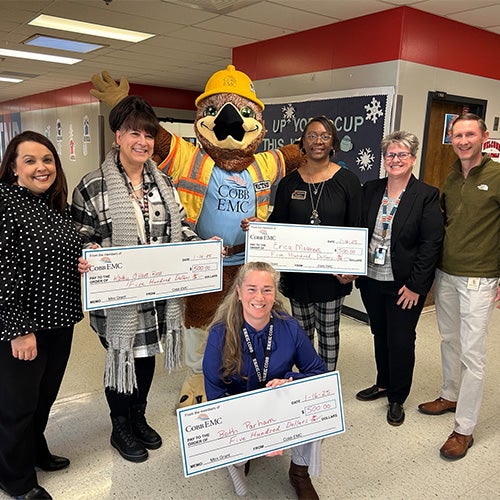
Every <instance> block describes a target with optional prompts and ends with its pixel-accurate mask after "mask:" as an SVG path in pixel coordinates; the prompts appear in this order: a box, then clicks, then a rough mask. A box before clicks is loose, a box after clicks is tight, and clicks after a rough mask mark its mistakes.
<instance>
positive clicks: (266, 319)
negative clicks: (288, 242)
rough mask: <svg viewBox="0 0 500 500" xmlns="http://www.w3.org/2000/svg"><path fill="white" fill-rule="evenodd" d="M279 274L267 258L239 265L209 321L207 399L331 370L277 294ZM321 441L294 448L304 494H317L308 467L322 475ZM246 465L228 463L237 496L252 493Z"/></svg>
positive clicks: (294, 479) (295, 476) (293, 477)
mask: <svg viewBox="0 0 500 500" xmlns="http://www.w3.org/2000/svg"><path fill="white" fill-rule="evenodd" d="M278 279H279V274H278V273H277V272H276V271H275V270H274V269H273V267H272V266H270V265H269V264H266V263H264V262H249V263H247V264H245V265H244V266H242V267H241V268H240V269H239V271H238V274H237V276H236V279H235V281H234V283H233V286H232V288H231V290H230V291H229V293H228V294H227V295H226V297H225V299H224V301H223V302H222V303H221V305H220V306H219V308H218V309H217V311H216V313H215V316H214V319H213V321H212V323H211V325H210V331H209V335H208V340H207V346H206V349H205V355H204V357H203V375H204V377H205V392H206V394H207V399H208V400H212V399H218V398H222V397H224V396H229V395H232V394H241V393H243V392H247V391H252V390H255V389H259V388H262V387H278V386H280V385H283V384H286V383H287V382H291V381H292V380H297V379H301V378H304V377H310V376H313V375H318V374H320V373H324V372H325V371H326V368H325V364H324V363H323V361H322V360H321V358H320V357H319V356H318V354H317V353H316V351H315V350H314V347H313V346H312V344H311V342H309V340H308V338H307V336H306V335H305V332H304V331H303V330H302V328H301V327H300V325H299V324H298V322H297V320H296V319H294V318H292V317H290V316H289V315H288V314H287V313H286V312H285V310H284V307H283V305H282V304H281V302H280V301H279V300H278V299H277V298H276V293H277V287H278ZM267 346H270V347H267ZM294 366H295V367H296V368H297V370H298V371H295V370H294V369H293V368H294ZM320 444H321V443H320V441H314V442H312V443H306V444H303V445H299V446H296V447H294V448H292V460H291V463H290V470H289V477H290V482H291V483H292V485H293V487H294V488H295V491H296V492H297V495H298V497H299V499H303V500H306V499H307V500H313V499H315V498H318V495H317V493H316V491H315V489H314V486H313V484H312V482H311V479H310V476H309V472H311V474H313V475H319V469H320ZM245 465H246V464H245V463H239V464H235V465H230V466H229V467H228V471H229V474H230V476H231V479H232V480H233V484H234V487H235V491H236V493H237V495H244V494H245V493H246V492H247V488H246V478H245ZM247 470H248V469H247Z"/></svg>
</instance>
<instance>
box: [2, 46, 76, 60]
mask: <svg viewBox="0 0 500 500" xmlns="http://www.w3.org/2000/svg"><path fill="white" fill-rule="evenodd" d="M0 56H6V57H17V58H20V59H34V60H35V61H46V62H53V63H59V64H76V63H79V62H81V59H75V58H73V57H62V56H52V55H49V54H40V53H38V52H25V51H24V50H10V49H0Z"/></svg>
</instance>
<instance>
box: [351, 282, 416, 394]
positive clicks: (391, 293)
mask: <svg viewBox="0 0 500 500" xmlns="http://www.w3.org/2000/svg"><path fill="white" fill-rule="evenodd" d="M399 288H401V286H400V285H399V286H397V285H396V284H395V283H394V282H393V281H377V280H373V279H370V278H363V279H362V281H361V282H360V291H361V298H362V300H363V304H364V306H365V308H366V312H367V313H368V317H369V319H370V329H371V331H372V333H373V343H374V348H375V362H376V364H377V381H376V384H377V386H378V387H381V388H384V389H387V399H388V400H389V403H400V404H403V403H404V402H405V400H406V398H407V397H408V394H409V393H410V389H411V383H412V379H413V368H414V366H415V338H416V335H417V332H416V330H415V328H416V326H417V323H418V319H419V317H420V313H421V312H422V309H423V307H424V302H425V297H426V296H424V295H421V296H420V297H419V299H418V303H417V305H416V306H413V307H412V308H411V309H402V308H401V306H398V305H397V301H398V299H399V295H398V290H399Z"/></svg>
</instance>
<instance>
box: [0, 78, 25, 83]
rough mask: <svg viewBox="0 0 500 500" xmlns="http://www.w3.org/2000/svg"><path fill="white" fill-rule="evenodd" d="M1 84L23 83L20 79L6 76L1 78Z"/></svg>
mask: <svg viewBox="0 0 500 500" xmlns="http://www.w3.org/2000/svg"><path fill="white" fill-rule="evenodd" d="M0 82H7V83H21V82H22V80H21V79H19V78H7V77H5V76H0Z"/></svg>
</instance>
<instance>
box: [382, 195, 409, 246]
mask: <svg viewBox="0 0 500 500" xmlns="http://www.w3.org/2000/svg"><path fill="white" fill-rule="evenodd" d="M405 191H406V188H405V189H403V191H401V194H400V195H399V196H398V198H397V199H396V202H395V203H394V205H393V207H392V209H391V213H390V214H389V215H387V205H389V197H388V196H387V188H385V191H384V197H383V198H382V239H383V240H385V238H386V236H387V230H388V229H389V224H391V223H392V219H394V214H395V213H396V210H397V209H398V206H399V202H400V201H401V198H402V197H403V194H404V192H405Z"/></svg>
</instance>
